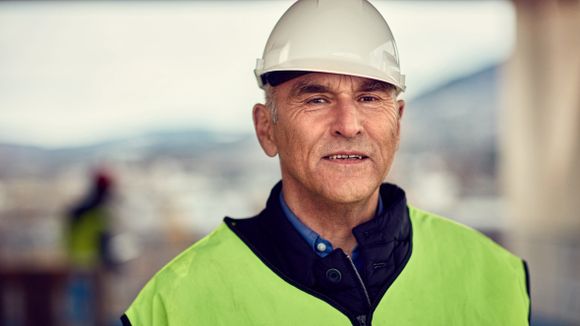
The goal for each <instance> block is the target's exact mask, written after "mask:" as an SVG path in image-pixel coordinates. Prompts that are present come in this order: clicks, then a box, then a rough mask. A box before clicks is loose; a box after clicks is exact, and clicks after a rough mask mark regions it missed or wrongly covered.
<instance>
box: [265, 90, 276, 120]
mask: <svg viewBox="0 0 580 326" xmlns="http://www.w3.org/2000/svg"><path fill="white" fill-rule="evenodd" d="M275 95H276V91H275V89H274V87H272V86H270V85H266V86H265V87H264V96H265V100H266V104H265V105H266V107H267V108H268V109H270V112H271V113H272V122H273V123H276V122H277V121H278V105H277V104H276V99H275Z"/></svg>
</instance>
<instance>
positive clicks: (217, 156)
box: [0, 66, 499, 178]
mask: <svg viewBox="0 0 580 326" xmlns="http://www.w3.org/2000/svg"><path fill="white" fill-rule="evenodd" d="M498 73H499V67H498V66H493V67H489V68H487V69H484V70H482V71H479V72H476V73H474V74H472V75H469V76H465V77H462V78H459V79H456V80H453V81H451V82H448V83H446V84H445V85H441V86H439V87H437V88H435V89H433V90H431V91H429V92H426V93H424V94H423V95H421V96H419V97H417V98H415V99H414V100H412V101H411V102H410V103H408V104H407V108H406V110H405V115H404V119H403V136H402V144H401V149H400V151H401V152H402V153H405V154H411V155H410V156H414V155H415V153H425V152H426V153H435V154H436V155H438V156H440V157H441V158H443V159H444V160H446V162H447V163H448V165H449V166H450V167H451V168H452V170H454V171H456V172H457V173H460V174H462V175H469V174H470V173H482V171H483V173H484V174H485V175H487V176H493V175H494V174H495V159H496V156H497V150H496V146H495V144H496V141H497V122H496V119H497V116H498V106H499V101H498V91H497V80H498ZM263 156H264V155H263V154H262V153H260V149H259V145H258V144H257V141H256V140H255V136H254V135H251V134H223V133H215V132H212V131H207V130H169V131H155V132H150V133H147V134H143V135H140V136H135V137H128V138H122V139H112V140H108V141H104V142H101V143H97V144H92V145H87V146H81V147H71V148H59V149H44V148H40V147H34V146H26V145H15V144H2V143H0V178H6V177H18V176H22V175H39V176H42V175H50V174H51V173H54V172H56V171H58V170H59V169H63V168H66V167H67V166H69V165H71V164H75V165H78V164H81V165H89V164H91V163H92V162H98V161H99V160H102V159H120V160H131V161H142V162H147V161H151V160H155V159H156V158H161V157H171V158H176V159H181V160H186V161H192V162H193V163H192V164H195V166H196V167H197V168H201V167H203V166H205V165H207V166H212V165H213V164H216V163H215V162H214V161H215V160H217V161H218V162H230V160H232V159H233V158H235V160H236V162H238V163H243V164H245V165H249V164H250V162H252V161H255V160H259V159H262V157H263ZM212 160H214V161H212ZM223 166H224V167H226V168H227V164H223Z"/></svg>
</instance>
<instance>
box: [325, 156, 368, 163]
mask: <svg viewBox="0 0 580 326" xmlns="http://www.w3.org/2000/svg"><path fill="white" fill-rule="evenodd" d="M324 158H325V159H327V160H331V161H334V160H364V159H366V158H368V156H366V155H361V154H332V155H328V156H325V157H324Z"/></svg>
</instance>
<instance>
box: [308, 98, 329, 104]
mask: <svg viewBox="0 0 580 326" xmlns="http://www.w3.org/2000/svg"><path fill="white" fill-rule="evenodd" d="M306 103H308V104H324V103H328V101H327V100H326V99H324V98H322V97H315V98H311V99H309V100H308V101H306Z"/></svg>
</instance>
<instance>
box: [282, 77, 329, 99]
mask: <svg viewBox="0 0 580 326" xmlns="http://www.w3.org/2000/svg"><path fill="white" fill-rule="evenodd" d="M316 93H330V89H329V88H328V87H327V86H324V85H321V84H316V83H313V82H311V81H303V82H300V83H298V84H296V85H294V87H292V91H291V92H290V94H292V96H294V97H298V96H301V95H305V94H316Z"/></svg>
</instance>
